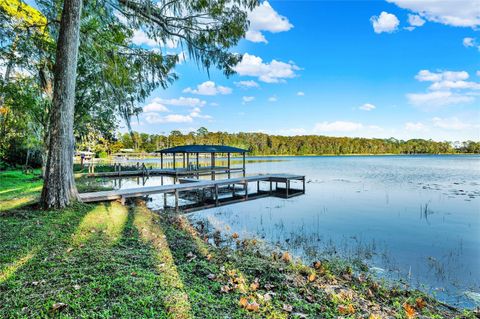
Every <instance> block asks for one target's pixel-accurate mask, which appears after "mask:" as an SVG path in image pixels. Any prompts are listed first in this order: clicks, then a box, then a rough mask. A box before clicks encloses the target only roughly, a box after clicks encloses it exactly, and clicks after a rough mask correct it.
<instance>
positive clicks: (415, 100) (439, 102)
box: [407, 91, 474, 107]
mask: <svg viewBox="0 0 480 319" xmlns="http://www.w3.org/2000/svg"><path fill="white" fill-rule="evenodd" d="M407 99H408V101H409V103H410V104H412V105H415V106H426V107H439V106H447V105H453V104H460V103H469V102H472V101H473V100H474V98H473V97H471V96H467V95H462V94H456V93H452V92H450V91H434V92H428V93H409V94H407Z"/></svg>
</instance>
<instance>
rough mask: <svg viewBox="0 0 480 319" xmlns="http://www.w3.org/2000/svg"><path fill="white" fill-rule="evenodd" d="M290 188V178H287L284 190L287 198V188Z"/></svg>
mask: <svg viewBox="0 0 480 319" xmlns="http://www.w3.org/2000/svg"><path fill="white" fill-rule="evenodd" d="M289 189H290V180H288V179H287V181H286V182H285V192H286V194H287V198H288V190H289Z"/></svg>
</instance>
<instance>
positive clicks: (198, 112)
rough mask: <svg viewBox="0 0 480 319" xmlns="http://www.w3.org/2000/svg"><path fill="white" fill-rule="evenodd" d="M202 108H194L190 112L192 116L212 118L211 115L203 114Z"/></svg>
mask: <svg viewBox="0 0 480 319" xmlns="http://www.w3.org/2000/svg"><path fill="white" fill-rule="evenodd" d="M201 112H202V110H201V109H200V108H198V107H196V108H194V109H193V110H192V112H190V116H191V117H193V118H201V119H207V120H209V119H211V118H212V117H211V116H210V115H203V114H201Z"/></svg>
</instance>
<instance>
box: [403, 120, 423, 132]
mask: <svg viewBox="0 0 480 319" xmlns="http://www.w3.org/2000/svg"><path fill="white" fill-rule="evenodd" d="M405 129H406V130H407V131H414V132H425V131H427V130H428V129H427V127H426V126H425V124H423V123H421V122H417V123H414V122H407V123H405Z"/></svg>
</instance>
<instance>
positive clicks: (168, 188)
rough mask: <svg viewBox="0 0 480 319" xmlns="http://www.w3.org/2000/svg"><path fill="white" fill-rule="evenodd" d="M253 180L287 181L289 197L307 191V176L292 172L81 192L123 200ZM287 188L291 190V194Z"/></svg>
mask: <svg viewBox="0 0 480 319" xmlns="http://www.w3.org/2000/svg"><path fill="white" fill-rule="evenodd" d="M291 180H299V181H302V182H303V189H302V190H298V189H290V187H289V184H290V181H291ZM185 181H188V180H185ZM251 182H257V186H258V185H259V184H258V183H260V182H269V183H270V184H271V183H285V184H286V188H285V195H286V196H285V197H287V198H288V197H290V196H296V195H299V194H304V193H305V176H302V175H290V174H268V175H255V176H246V177H237V178H229V179H220V180H196V181H195V182H194V181H193V180H192V181H191V182H187V183H180V184H172V185H158V186H146V187H138V188H127V189H119V190H111V191H100V192H91V193H82V194H80V199H81V200H82V201H83V202H87V203H89V202H101V201H112V200H121V201H122V202H123V201H124V200H125V199H126V198H132V197H142V196H146V195H152V194H163V193H175V196H176V197H178V193H179V192H185V191H193V190H201V189H206V188H215V189H217V188H218V187H221V186H228V185H235V184H243V185H245V186H246V185H248V183H251ZM271 189H272V188H271V186H270V192H269V194H270V195H274V194H275V193H274V192H272V191H271ZM279 189H280V188H279ZM287 189H289V190H290V191H291V194H290V196H289V192H288V191H287ZM216 193H218V192H216ZM282 193H283V189H282ZM217 196H218V195H217ZM234 196H235V193H234ZM248 196H249V194H248V190H247V191H246V193H245V198H247V199H248ZM281 197H283V196H281ZM218 204H220V203H219V200H218V199H217V205H218ZM177 209H178V207H177Z"/></svg>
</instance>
